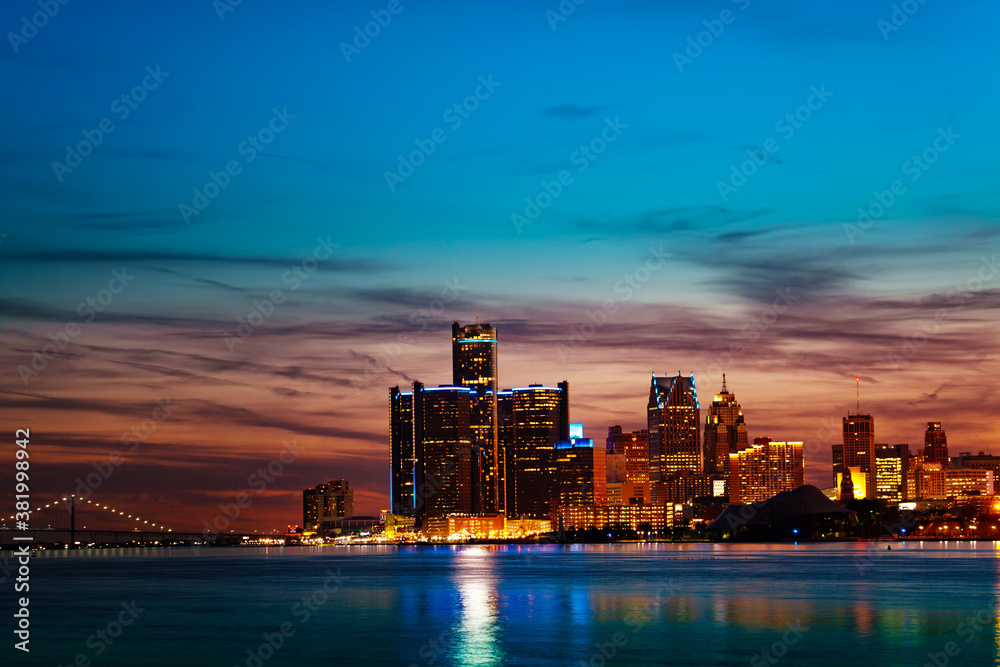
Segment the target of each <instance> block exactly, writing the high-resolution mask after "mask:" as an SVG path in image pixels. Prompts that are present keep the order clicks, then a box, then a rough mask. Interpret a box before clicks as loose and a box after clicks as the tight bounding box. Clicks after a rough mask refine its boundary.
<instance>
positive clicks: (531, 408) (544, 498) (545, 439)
mask: <svg viewBox="0 0 1000 667" xmlns="http://www.w3.org/2000/svg"><path fill="white" fill-rule="evenodd" d="M500 401H501V408H502V409H501V417H500V421H501V433H502V434H503V435H504V436H505V437H506V438H509V442H506V443H504V445H503V449H504V450H505V453H506V459H507V472H506V495H507V500H506V505H505V507H506V513H507V516H508V517H510V518H512V519H514V518H529V519H548V518H550V515H551V513H552V509H553V508H554V507H555V506H557V505H558V504H559V491H558V473H557V469H556V456H555V446H556V443H558V442H562V441H568V440H569V383H568V382H565V381H564V382H560V383H559V384H558V385H557V386H555V387H546V386H543V385H540V384H532V385H529V386H527V387H515V388H514V389H508V390H504V391H501V392H500ZM505 420H509V424H506V425H505V424H504V421H505Z"/></svg>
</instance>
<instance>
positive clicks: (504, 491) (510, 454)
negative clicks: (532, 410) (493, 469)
mask: <svg viewBox="0 0 1000 667" xmlns="http://www.w3.org/2000/svg"><path fill="white" fill-rule="evenodd" d="M497 458H498V460H499V462H500V465H499V466H498V470H497V505H498V508H497V509H498V510H499V511H502V512H504V513H506V512H507V508H508V506H509V503H510V502H513V500H512V499H513V497H514V496H513V494H514V480H513V471H514V390H513V389H504V390H502V391H498V392H497Z"/></svg>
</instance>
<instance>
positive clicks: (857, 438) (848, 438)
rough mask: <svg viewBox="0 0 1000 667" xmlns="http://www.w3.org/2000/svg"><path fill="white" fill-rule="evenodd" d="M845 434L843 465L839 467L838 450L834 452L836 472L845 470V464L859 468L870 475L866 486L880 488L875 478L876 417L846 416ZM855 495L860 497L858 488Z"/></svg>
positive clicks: (844, 421)
mask: <svg viewBox="0 0 1000 667" xmlns="http://www.w3.org/2000/svg"><path fill="white" fill-rule="evenodd" d="M843 435H844V442H843V445H842V452H843V465H842V466H841V467H840V468H837V466H836V452H834V455H835V462H834V463H835V465H834V473H837V472H843V467H845V466H846V467H848V468H858V469H860V470H861V472H863V473H865V475H866V476H867V477H868V479H867V480H865V488H866V489H876V488H878V487H877V484H876V480H875V475H876V464H875V418H874V417H872V416H871V415H863V414H855V415H848V416H847V417H844V420H843ZM852 478H853V477H852ZM854 495H855V498H857V497H858V495H857V490H855V493H854Z"/></svg>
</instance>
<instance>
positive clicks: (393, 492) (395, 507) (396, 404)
mask: <svg viewBox="0 0 1000 667" xmlns="http://www.w3.org/2000/svg"><path fill="white" fill-rule="evenodd" d="M416 462H417V457H416V450H415V448H414V443H413V392H412V391H407V392H401V391H400V390H399V387H392V388H391V389H390V390H389V471H390V472H389V507H390V508H391V509H390V510H389V511H390V513H392V514H395V515H399V516H407V517H412V516H413V515H414V502H415V499H414V484H415V480H416V468H415V465H416Z"/></svg>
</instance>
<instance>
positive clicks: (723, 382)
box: [722, 373, 729, 394]
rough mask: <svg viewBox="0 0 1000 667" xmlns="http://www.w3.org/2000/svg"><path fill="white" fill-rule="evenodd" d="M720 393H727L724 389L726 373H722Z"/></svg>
mask: <svg viewBox="0 0 1000 667" xmlns="http://www.w3.org/2000/svg"><path fill="white" fill-rule="evenodd" d="M722 393H723V394H728V393H729V392H728V391H726V374H725V373H723V374H722Z"/></svg>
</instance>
